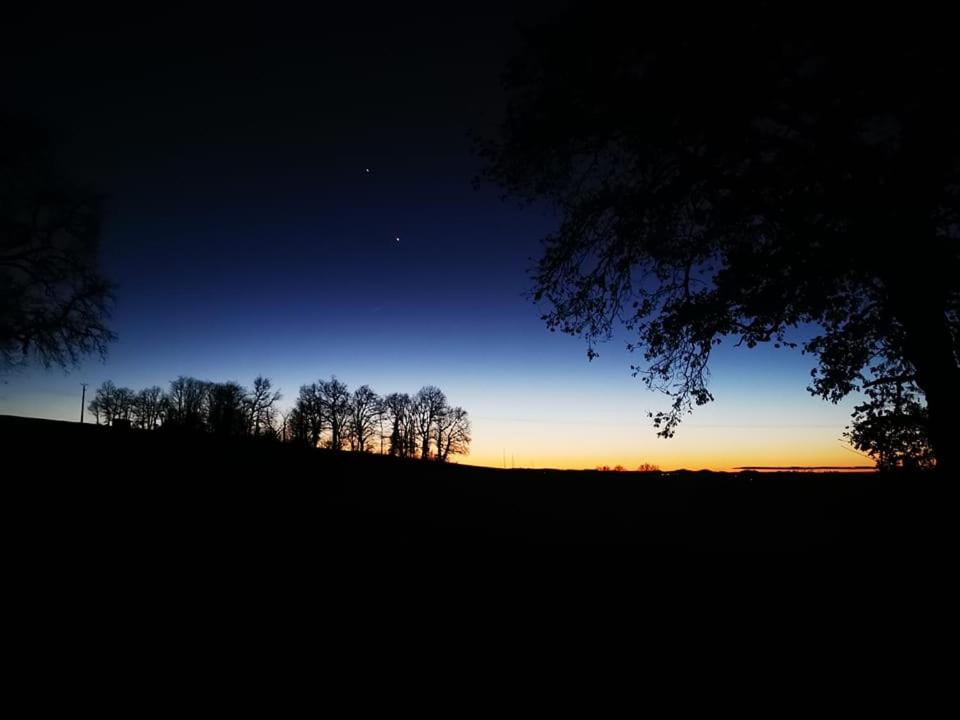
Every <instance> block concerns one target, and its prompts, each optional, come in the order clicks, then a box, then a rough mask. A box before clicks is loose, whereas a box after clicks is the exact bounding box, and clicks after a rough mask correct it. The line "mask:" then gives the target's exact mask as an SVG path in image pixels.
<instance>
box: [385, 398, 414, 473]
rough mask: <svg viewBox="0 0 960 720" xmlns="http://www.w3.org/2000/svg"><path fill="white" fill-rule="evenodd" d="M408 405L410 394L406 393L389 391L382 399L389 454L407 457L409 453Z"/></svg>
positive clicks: (409, 403)
mask: <svg viewBox="0 0 960 720" xmlns="http://www.w3.org/2000/svg"><path fill="white" fill-rule="evenodd" d="M410 405H411V401H410V396H409V395H407V394H406V393H390V394H389V395H387V396H386V397H385V398H384V399H383V407H384V414H385V417H386V420H387V423H388V424H389V427H390V449H389V452H390V454H391V455H397V456H399V457H407V456H408V455H409V454H410V451H409V447H410V443H409V441H408V439H407V433H408V430H409V424H408V422H407V420H408V418H409V415H410Z"/></svg>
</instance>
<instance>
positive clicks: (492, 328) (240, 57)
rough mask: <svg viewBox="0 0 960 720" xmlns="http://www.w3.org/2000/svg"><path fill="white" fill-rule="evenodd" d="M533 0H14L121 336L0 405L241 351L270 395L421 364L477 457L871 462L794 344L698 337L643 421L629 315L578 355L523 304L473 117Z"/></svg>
mask: <svg viewBox="0 0 960 720" xmlns="http://www.w3.org/2000/svg"><path fill="white" fill-rule="evenodd" d="M551 7H553V5H552V4H549V3H543V4H540V5H537V4H530V3H528V4H526V5H524V6H523V7H522V8H520V9H517V8H516V6H515V5H514V4H512V3H511V4H506V3H504V4H502V5H498V4H496V3H490V4H484V5H483V6H482V7H480V6H476V8H475V9H473V10H466V9H463V8H455V7H453V4H448V5H446V6H439V8H441V9H438V8H437V7H429V6H421V7H417V6H416V4H413V5H410V6H407V5H405V6H404V7H403V8H402V9H400V8H396V7H394V8H393V9H389V10H386V11H374V10H372V9H370V8H368V7H363V8H358V9H357V10H355V11H351V10H337V11H330V10H325V9H322V8H320V9H317V8H315V9H314V10H312V11H310V12H309V13H307V14H304V12H305V11H303V10H302V9H300V10H295V9H292V8H290V9H288V8H285V7H284V6H283V4H282V3H281V4H272V5H271V6H270V12H269V14H263V15H256V14H234V15H230V16H226V15H220V14H217V13H216V12H215V11H212V10H210V11H206V14H203V13H201V12H198V11H197V10H195V9H194V8H192V7H191V6H190V5H188V4H181V3H169V4H166V5H165V6H164V7H163V8H162V9H159V10H157V11H156V12H155V13H154V14H153V15H149V16H148V15H143V14H136V15H133V14H131V15H130V17H118V16H116V15H110V16H106V15H104V16H98V15H96V13H95V12H93V11H89V10H88V9H84V10H73V11H68V14H66V15H63V14H56V15H53V14H51V13H48V12H45V11H44V9H43V8H39V7H36V6H33V7H31V8H28V9H24V10H20V11H18V12H19V13H20V15H18V16H15V17H13V18H12V20H11V27H12V32H11V33H10V35H11V37H13V38H14V40H13V42H11V43H8V44H7V45H6V46H5V48H4V49H3V51H2V52H3V57H2V60H3V62H2V70H0V79H2V81H3V87H5V88H7V92H6V93H5V95H4V96H3V97H2V98H0V101H2V102H3V104H5V105H7V106H8V108H9V109H12V110H15V111H17V112H21V113H27V114H29V115H30V116H32V117H33V118H35V119H36V121H37V122H38V123H39V124H42V125H43V126H44V127H45V128H46V129H48V130H49V131H50V133H51V136H52V138H53V140H54V148H55V151H56V157H57V159H58V161H59V163H60V165H61V166H62V167H63V168H64V169H65V171H67V172H69V173H70V174H71V175H72V176H75V177H76V178H77V179H80V180H82V181H83V182H85V183H86V184H87V185H90V186H92V187H95V188H97V189H98V190H99V191H101V192H103V193H104V194H105V195H106V197H107V216H106V225H105V228H104V233H103V238H102V263H103V268H104V271H105V273H106V274H107V275H108V276H109V277H110V278H111V279H112V280H113V281H115V282H116V283H117V292H116V303H115V308H114V312H113V315H112V319H111V327H112V329H113V330H114V331H115V332H116V333H117V335H118V340H117V342H116V343H114V344H113V345H112V347H111V349H110V352H109V355H108V357H107V359H106V361H104V362H101V361H99V360H97V359H91V360H88V361H85V362H84V363H83V364H82V365H81V366H80V367H78V368H74V369H71V370H70V371H69V372H68V373H67V372H64V371H63V370H60V369H51V370H44V369H42V368H29V369H26V370H23V371H18V372H15V373H13V374H8V375H7V376H5V377H3V378H0V413H4V414H15V415H27V416H34V417H48V418H56V419H65V420H76V419H79V411H80V406H81V402H80V398H81V395H80V393H81V383H83V382H86V383H88V384H89V386H90V389H91V390H92V389H93V388H95V387H96V386H97V385H99V384H100V383H101V382H103V381H104V380H107V379H110V380H113V381H114V382H115V383H116V384H117V385H124V386H128V387H131V388H134V389H138V388H141V387H145V386H150V385H161V386H166V385H167V383H169V381H170V380H171V379H173V378H175V377H177V376H178V375H193V376H196V377H200V378H203V379H209V380H236V381H239V382H241V383H243V384H245V385H248V386H249V385H250V384H251V383H252V380H253V378H254V377H255V376H256V375H258V374H263V375H266V376H268V377H270V378H271V379H272V380H273V382H274V384H275V385H276V386H277V387H279V389H280V390H281V392H282V393H283V395H284V398H283V401H282V405H284V406H287V405H289V404H290V403H292V401H293V399H294V398H295V397H296V394H297V390H298V388H299V386H300V385H302V384H304V383H308V382H313V381H315V380H317V379H318V378H321V377H329V376H331V375H336V376H337V377H338V378H340V379H341V380H343V381H345V382H347V383H348V384H349V385H350V387H351V388H354V387H357V386H358V385H361V384H369V385H370V386H371V387H373V389H374V390H376V391H378V392H380V393H384V394H386V393H388V392H393V391H401V392H409V393H413V392H416V390H417V389H418V388H420V387H421V386H423V385H427V384H433V385H437V386H439V387H440V388H441V389H443V390H444V392H445V393H446V394H447V397H448V398H449V399H450V401H451V403H452V404H457V405H461V406H463V407H464V408H466V409H467V410H468V411H469V413H470V416H471V419H472V423H473V443H472V447H471V453H470V455H469V456H468V457H467V458H465V459H464V460H463V461H464V462H470V463H474V464H480V465H492V466H497V467H501V466H503V465H506V466H515V467H559V468H583V467H595V466H598V465H610V466H613V465H617V464H620V465H623V466H624V467H627V468H633V467H636V466H638V465H639V464H640V463H654V464H657V465H659V466H660V467H662V468H664V469H677V468H681V467H686V468H691V469H697V468H710V469H716V470H727V469H731V468H733V467H737V466H745V465H843V466H847V465H864V464H868V462H867V460H866V459H865V458H864V457H862V456H860V455H859V454H856V453H854V452H853V451H852V450H851V449H850V448H849V447H847V446H845V443H843V442H842V440H841V435H842V432H843V429H844V426H845V425H846V424H847V423H848V421H849V417H850V412H851V409H852V406H853V404H854V402H855V399H852V398H851V399H848V400H846V401H844V402H842V403H840V404H839V405H831V404H829V403H826V402H824V401H822V400H819V399H816V398H813V397H811V396H810V395H809V394H808V393H807V392H806V386H807V385H808V383H809V373H810V369H811V367H812V359H811V358H810V357H808V356H807V357H805V356H802V355H800V354H799V352H797V351H788V350H774V349H772V348H759V349H754V350H746V349H743V348H739V349H738V348H733V347H730V346H729V345H727V346H723V347H721V348H720V349H719V350H718V351H717V353H716V355H715V357H714V361H713V363H712V366H711V370H712V381H711V389H712V390H713V392H714V394H715V396H716V398H717V400H716V402H715V403H712V404H710V405H708V406H706V407H704V408H700V409H698V410H697V411H696V412H695V414H694V415H693V416H691V417H690V418H689V419H688V420H687V421H686V422H685V423H684V424H683V425H682V426H681V427H680V429H679V431H678V433H677V435H676V437H675V438H673V439H671V440H662V439H659V438H657V437H656V435H655V431H654V429H653V428H652V426H651V424H650V421H649V419H648V418H647V412H649V411H651V410H654V411H655V410H659V409H664V408H665V407H666V406H667V405H668V400H667V398H665V397H663V396H662V395H658V394H656V393H653V392H650V391H649V390H647V389H646V388H645V387H644V386H643V384H642V383H641V382H640V381H639V380H637V379H635V378H633V377H632V376H631V374H630V365H631V364H632V363H636V362H638V361H640V360H641V358H638V357H634V356H632V355H630V354H629V353H627V352H626V350H625V348H624V345H625V343H626V341H627V340H628V338H627V337H626V336H623V337H617V338H615V339H614V340H612V341H611V342H609V343H607V344H605V345H601V346H600V347H598V348H597V349H598V350H599V352H600V356H599V357H598V358H597V359H595V360H593V361H592V362H588V361H587V356H586V346H585V344H584V342H583V341H582V340H581V339H578V338H572V337H569V336H563V335H560V334H554V333H550V332H549V331H548V330H547V329H546V327H545V326H544V324H543V322H542V321H541V320H540V319H539V315H540V312H541V310H538V308H537V307H536V305H534V304H533V303H532V301H531V300H530V299H529V297H528V293H529V290H530V280H529V275H528V271H529V269H530V268H531V267H532V266H533V264H534V263H535V261H536V258H537V256H538V253H539V250H540V247H541V246H540V241H541V238H542V237H543V236H544V235H546V234H547V233H549V232H550V231H551V229H552V228H553V227H554V223H555V217H554V215H553V214H552V212H551V211H550V209H549V208H546V207H539V206H532V207H521V206H519V205H518V204H516V203H514V202H511V201H504V200H503V199H502V198H501V197H500V193H499V191H498V190H497V189H496V188H492V187H484V186H480V187H477V186H476V184H475V183H474V178H475V177H476V175H477V172H478V170H479V169H480V163H479V161H478V159H477V158H476V157H475V155H474V154H473V152H472V150H471V137H473V136H474V135H475V134H481V135H482V134H485V133H489V132H490V130H491V129H492V128H493V127H494V125H495V123H496V120H497V118H498V116H499V112H500V109H501V107H502V99H501V94H500V90H499V73H500V71H501V70H502V67H503V65H504V62H505V61H506V59H507V58H508V57H509V55H510V53H511V51H512V49H513V48H515V47H516V44H517V38H516V33H515V30H514V28H515V26H516V23H517V22H518V21H521V22H522V21H528V20H529V19H530V18H533V17H538V16H542V15H543V13H546V12H548V11H549V10H548V9H549V8H551ZM71 13H72V14H71ZM88 421H89V418H88Z"/></svg>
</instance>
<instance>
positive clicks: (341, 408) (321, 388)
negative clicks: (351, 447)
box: [317, 377, 350, 450]
mask: <svg viewBox="0 0 960 720" xmlns="http://www.w3.org/2000/svg"><path fill="white" fill-rule="evenodd" d="M317 395H318V397H319V398H320V405H321V407H322V408H323V417H324V420H325V422H326V427H327V428H328V429H329V430H330V439H329V446H330V448H332V449H333V450H342V449H343V443H344V440H346V434H347V431H348V424H349V422H350V391H349V390H348V389H347V386H346V385H345V384H343V383H342V382H340V381H339V380H337V378H336V377H331V378H330V379H329V380H321V381H320V382H319V383H317Z"/></svg>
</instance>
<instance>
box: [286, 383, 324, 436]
mask: <svg viewBox="0 0 960 720" xmlns="http://www.w3.org/2000/svg"><path fill="white" fill-rule="evenodd" d="M294 409H295V410H296V414H295V415H294V416H293V417H292V421H293V422H294V423H295V428H296V430H295V433H294V434H295V436H296V437H297V438H301V439H302V441H303V442H304V444H309V445H310V447H317V446H318V445H319V444H320V435H321V434H322V433H323V428H324V415H323V402H322V401H321V398H320V388H319V386H318V385H317V383H312V384H310V385H302V386H300V394H299V395H298V396H297V402H296V405H295V407H294Z"/></svg>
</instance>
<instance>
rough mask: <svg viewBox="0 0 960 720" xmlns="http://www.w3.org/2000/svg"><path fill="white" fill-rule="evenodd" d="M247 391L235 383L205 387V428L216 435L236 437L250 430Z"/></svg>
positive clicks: (250, 420) (250, 417)
mask: <svg viewBox="0 0 960 720" xmlns="http://www.w3.org/2000/svg"><path fill="white" fill-rule="evenodd" d="M247 395H248V394H247V390H246V388H244V387H243V386H241V385H240V384H239V383H236V382H223V383H210V384H209V385H208V387H207V401H206V410H207V423H206V424H207V427H208V428H209V430H210V432H212V433H214V434H216V435H227V436H232V437H237V436H240V435H246V434H248V433H249V432H250V431H251V429H252V413H251V412H250V404H249V401H248V398H247Z"/></svg>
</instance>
